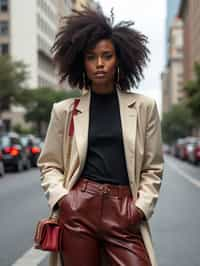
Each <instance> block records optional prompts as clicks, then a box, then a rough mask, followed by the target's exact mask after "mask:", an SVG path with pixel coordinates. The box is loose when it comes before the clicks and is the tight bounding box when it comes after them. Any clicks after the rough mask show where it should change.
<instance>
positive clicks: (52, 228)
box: [34, 218, 61, 252]
mask: <svg viewBox="0 0 200 266" xmlns="http://www.w3.org/2000/svg"><path fill="white" fill-rule="evenodd" d="M60 241H61V226H60V224H59V223H58V221H57V220H56V219H53V218H45V219H42V220H40V221H39V222H38V224H37V226H36V231H35V236H34V242H35V246H34V247H35V248H36V249H41V250H46V251H53V252H57V251H59V248H60Z"/></svg>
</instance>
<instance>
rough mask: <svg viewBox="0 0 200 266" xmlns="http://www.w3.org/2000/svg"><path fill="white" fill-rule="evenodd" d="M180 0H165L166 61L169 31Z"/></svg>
mask: <svg viewBox="0 0 200 266" xmlns="http://www.w3.org/2000/svg"><path fill="white" fill-rule="evenodd" d="M180 2H181V0H167V1H166V28H165V34H166V62H167V60H168V49H169V47H168V44H169V33H170V28H171V26H172V23H173V20H174V18H175V17H176V16H177V14H178V10H179V7H180Z"/></svg>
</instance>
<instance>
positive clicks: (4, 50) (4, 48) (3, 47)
mask: <svg viewBox="0 0 200 266" xmlns="http://www.w3.org/2000/svg"><path fill="white" fill-rule="evenodd" d="M0 54H8V44H6V43H4V44H0Z"/></svg>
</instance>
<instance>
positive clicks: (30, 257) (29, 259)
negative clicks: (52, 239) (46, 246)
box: [12, 247, 48, 266]
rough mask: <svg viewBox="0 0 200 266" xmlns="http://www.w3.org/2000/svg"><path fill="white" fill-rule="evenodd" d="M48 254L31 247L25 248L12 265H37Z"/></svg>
mask: <svg viewBox="0 0 200 266" xmlns="http://www.w3.org/2000/svg"><path fill="white" fill-rule="evenodd" d="M47 255H48V252H44V251H41V250H37V249H35V248H33V247H32V248H31V249H29V250H27V251H26V252H25V253H24V254H23V255H22V257H20V258H19V259H17V260H16V261H15V263H14V264H12V266H37V265H39V264H40V263H41V262H42V261H43V260H44V259H45V258H46V257H47Z"/></svg>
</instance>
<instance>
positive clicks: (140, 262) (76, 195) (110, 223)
mask: <svg viewBox="0 0 200 266" xmlns="http://www.w3.org/2000/svg"><path fill="white" fill-rule="evenodd" d="M134 203H135V201H134V199H133V198H132V196H131V191H130V189H129V187H128V186H116V185H110V184H100V183H96V182H94V181H90V180H87V179H83V178H81V179H80V181H79V182H78V183H77V184H76V185H75V187H74V188H72V190H71V191H70V193H68V194H67V195H66V196H65V197H64V198H63V199H62V200H61V203H60V223H61V224H62V225H63V228H64V230H63V233H62V240H61V248H60V250H61V258H62V265H63V266H67V265H70V266H81V265H87V266H99V265H100V264H101V257H102V256H101V252H102V251H103V253H104V254H105V258H106V260H107V262H108V265H110V266H124V265H126V266H133V265H134V266H150V265H151V263H150V260H149V257H148V254H147V251H146V248H145V246H144V242H143V239H142V236H141V233H140V219H139V217H141V216H138V213H137V211H136V207H135V204H134Z"/></svg>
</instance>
